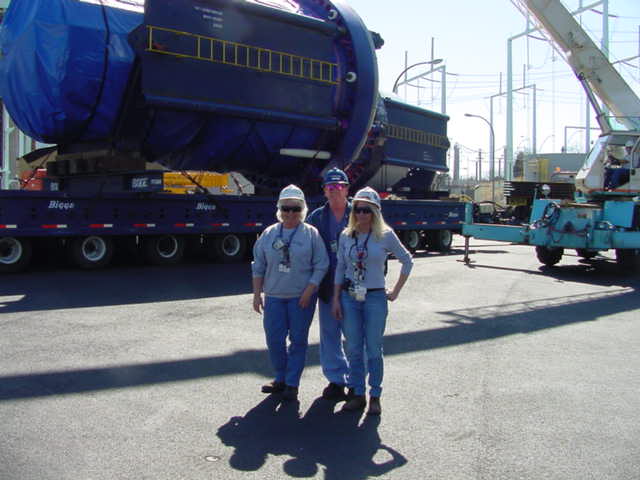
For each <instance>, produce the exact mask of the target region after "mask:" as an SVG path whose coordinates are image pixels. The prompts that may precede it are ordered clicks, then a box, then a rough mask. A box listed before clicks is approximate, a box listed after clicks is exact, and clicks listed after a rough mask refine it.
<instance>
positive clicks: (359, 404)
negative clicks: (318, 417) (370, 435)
mask: <svg viewBox="0 0 640 480" xmlns="http://www.w3.org/2000/svg"><path fill="white" fill-rule="evenodd" d="M366 406H367V399H366V398H365V396H364V395H354V396H353V398H352V399H351V400H349V401H348V402H347V403H345V404H344V405H343V406H342V410H341V411H343V412H355V411H357V410H364V407H366Z"/></svg>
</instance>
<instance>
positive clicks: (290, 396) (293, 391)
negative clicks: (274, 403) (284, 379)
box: [282, 385, 298, 402]
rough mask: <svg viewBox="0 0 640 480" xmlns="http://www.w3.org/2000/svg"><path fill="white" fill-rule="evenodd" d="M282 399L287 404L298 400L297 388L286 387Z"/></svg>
mask: <svg viewBox="0 0 640 480" xmlns="http://www.w3.org/2000/svg"><path fill="white" fill-rule="evenodd" d="M282 399H283V400H285V401H288V402H292V401H294V400H297V399H298V387H292V386H290V385H287V386H286V387H285V389H284V393H283V394H282Z"/></svg>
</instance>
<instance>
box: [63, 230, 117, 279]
mask: <svg viewBox="0 0 640 480" xmlns="http://www.w3.org/2000/svg"><path fill="white" fill-rule="evenodd" d="M113 252H114V247H113V241H112V240H111V239H110V238H106V237H99V236H97V235H91V236H89V237H79V238H74V239H72V240H71V243H70V244H69V255H70V257H71V261H72V262H73V263H74V264H75V265H76V266H78V267H80V268H84V269H87V270H91V269H95V268H102V267H105V266H107V265H108V264H109V263H110V262H111V259H112V258H113Z"/></svg>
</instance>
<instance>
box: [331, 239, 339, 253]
mask: <svg viewBox="0 0 640 480" xmlns="http://www.w3.org/2000/svg"><path fill="white" fill-rule="evenodd" d="M337 251H338V242H337V241H335V240H333V241H332V242H331V252H333V253H336V252H337Z"/></svg>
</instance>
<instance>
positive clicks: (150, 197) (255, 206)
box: [0, 0, 464, 272]
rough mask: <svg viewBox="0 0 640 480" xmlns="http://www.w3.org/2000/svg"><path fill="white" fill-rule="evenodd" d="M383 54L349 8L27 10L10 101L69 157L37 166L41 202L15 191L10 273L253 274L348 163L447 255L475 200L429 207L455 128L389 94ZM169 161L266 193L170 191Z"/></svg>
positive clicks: (13, 24) (0, 210) (122, 1)
mask: <svg viewBox="0 0 640 480" xmlns="http://www.w3.org/2000/svg"><path fill="white" fill-rule="evenodd" d="M382 43H383V42H382V39H381V38H380V37H379V36H378V35H377V34H375V33H373V32H369V31H368V30H367V29H366V27H365V26H364V24H363V23H362V21H361V20H360V18H359V17H358V16H357V15H356V14H355V12H353V10H351V8H349V7H348V6H347V5H346V4H344V3H343V2H340V1H332V2H330V1H327V0H298V1H294V0H241V1H240V0H147V1H146V2H143V1H142V0H13V1H12V3H11V7H10V9H9V10H8V12H7V16H6V17H5V20H4V22H3V24H2V28H1V29H0V50H1V56H0V95H2V97H3V99H4V100H5V102H6V105H7V109H8V110H9V112H10V113H11V115H12V117H13V118H14V120H15V122H16V124H17V125H18V126H19V128H21V129H22V130H24V131H25V132H27V133H28V134H29V135H30V136H32V137H34V138H36V139H38V140H40V141H43V142H46V143H53V144H56V145H55V146H53V147H49V148H47V149H42V150H40V151H35V152H32V153H30V154H28V155H26V156H24V157H23V158H24V159H25V160H26V161H27V162H28V163H32V164H36V165H37V163H38V162H39V161H42V160H40V159H47V160H49V161H48V162H47V164H46V165H47V176H46V178H45V181H44V188H43V190H42V191H24V190H23V191H10V190H2V191H0V272H17V271H21V270H24V269H25V268H26V267H27V265H28V264H29V262H30V261H31V257H32V252H33V251H34V250H38V249H42V250H43V251H46V248H43V247H47V248H48V247H51V246H52V245H56V248H59V247H63V248H64V250H65V251H66V252H67V254H68V256H69V257H70V259H71V260H72V261H73V263H75V264H76V265H78V266H80V267H81V268H99V267H104V266H105V265H107V264H108V263H109V261H110V260H111V258H112V256H113V254H114V252H115V251H123V250H124V251H130V252H133V253H135V254H136V256H140V257H143V258H145V259H146V261H147V262H150V263H153V264H171V263H176V262H178V261H180V259H181V257H182V255H183V253H184V252H185V250H189V251H192V252H193V253H196V252H200V253H205V254H206V255H210V256H212V257H215V258H216V259H219V260H222V261H234V260H238V259H241V258H244V257H245V256H246V255H247V254H248V253H249V252H250V251H251V245H252V242H254V241H255V239H256V235H257V234H259V233H260V232H261V231H262V230H263V229H264V228H265V227H266V226H267V225H269V224H271V223H272V222H274V221H275V218H274V214H275V196H274V195H273V194H274V192H277V190H278V189H280V188H281V187H282V186H283V185H285V184H289V183H295V184H297V185H299V186H300V187H302V188H303V189H304V190H305V193H306V194H307V196H308V202H309V205H310V207H313V206H315V205H319V204H320V202H322V201H324V198H323V197H321V196H319V195H316V196H314V194H315V193H320V192H319V189H320V188H321V187H320V185H321V182H320V181H319V178H320V177H321V174H322V172H323V171H324V170H325V169H327V168H329V167H330V166H332V165H337V166H340V167H342V168H344V169H345V170H346V171H347V172H348V174H349V176H350V180H351V184H352V185H351V186H352V188H354V189H355V188H359V187H360V186H362V185H364V184H365V182H366V183H369V184H372V185H374V186H376V187H377V188H378V189H379V190H380V191H381V192H387V191H389V190H388V188H387V185H389V184H390V185H392V188H391V191H392V192H394V193H402V194H403V196H404V197H406V198H407V199H403V200H395V199H394V200H385V201H384V207H383V210H384V215H385V219H386V221H387V222H388V223H389V225H391V226H392V227H393V228H394V229H396V230H397V231H398V233H399V234H400V237H401V238H402V240H403V241H404V242H405V244H406V245H407V247H408V248H409V249H411V250H415V249H417V248H431V249H436V250H447V249H448V248H449V247H450V245H451V236H452V233H453V232H459V231H460V229H461V225H462V221H463V215H464V210H463V206H464V204H463V203H461V202H456V201H440V200H431V199H430V198H433V197H429V196H428V195H427V194H428V193H430V192H429V188H430V184H431V181H432V179H433V176H434V175H435V173H436V172H437V171H446V150H447V148H448V145H449V143H448V140H447V137H446V127H447V120H448V117H446V116H443V115H438V114H435V113H433V112H428V111H426V110H422V109H419V108H416V107H411V106H408V105H406V104H403V103H402V102H399V101H397V100H392V99H390V98H383V97H380V96H379V94H378V85H377V82H378V80H377V78H378V77H377V75H378V74H377V65H376V57H375V49H376V48H378V47H380V46H382ZM374 119H375V121H374ZM363 147H364V148H363ZM45 154H46V155H47V157H44V155H45ZM50 156H52V157H54V158H55V159H54V160H51V158H50ZM152 161H154V162H159V163H160V164H162V165H164V166H166V167H168V168H169V169H173V170H213V171H218V172H227V171H233V172H240V173H243V174H244V176H245V177H246V178H247V179H248V180H249V181H250V182H251V183H252V184H253V186H254V188H255V195H245V194H243V193H244V192H243V191H242V189H241V188H239V189H238V190H239V193H240V195H238V196H232V195H212V194H210V193H209V192H208V191H207V190H206V188H204V187H203V186H202V185H198V187H199V188H198V190H197V191H196V192H195V193H193V194H172V193H168V192H166V191H165V186H164V184H163V178H164V177H163V172H162V171H158V170H147V162H152ZM382 177H385V178H386V177H388V179H391V178H392V177H393V181H392V182H390V183H388V182H384V181H380V178H382ZM403 181H405V182H408V183H406V184H402V185H401V183H402V182H403ZM396 187H397V188H398V190H397V191H396V190H394V188H396Z"/></svg>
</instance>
